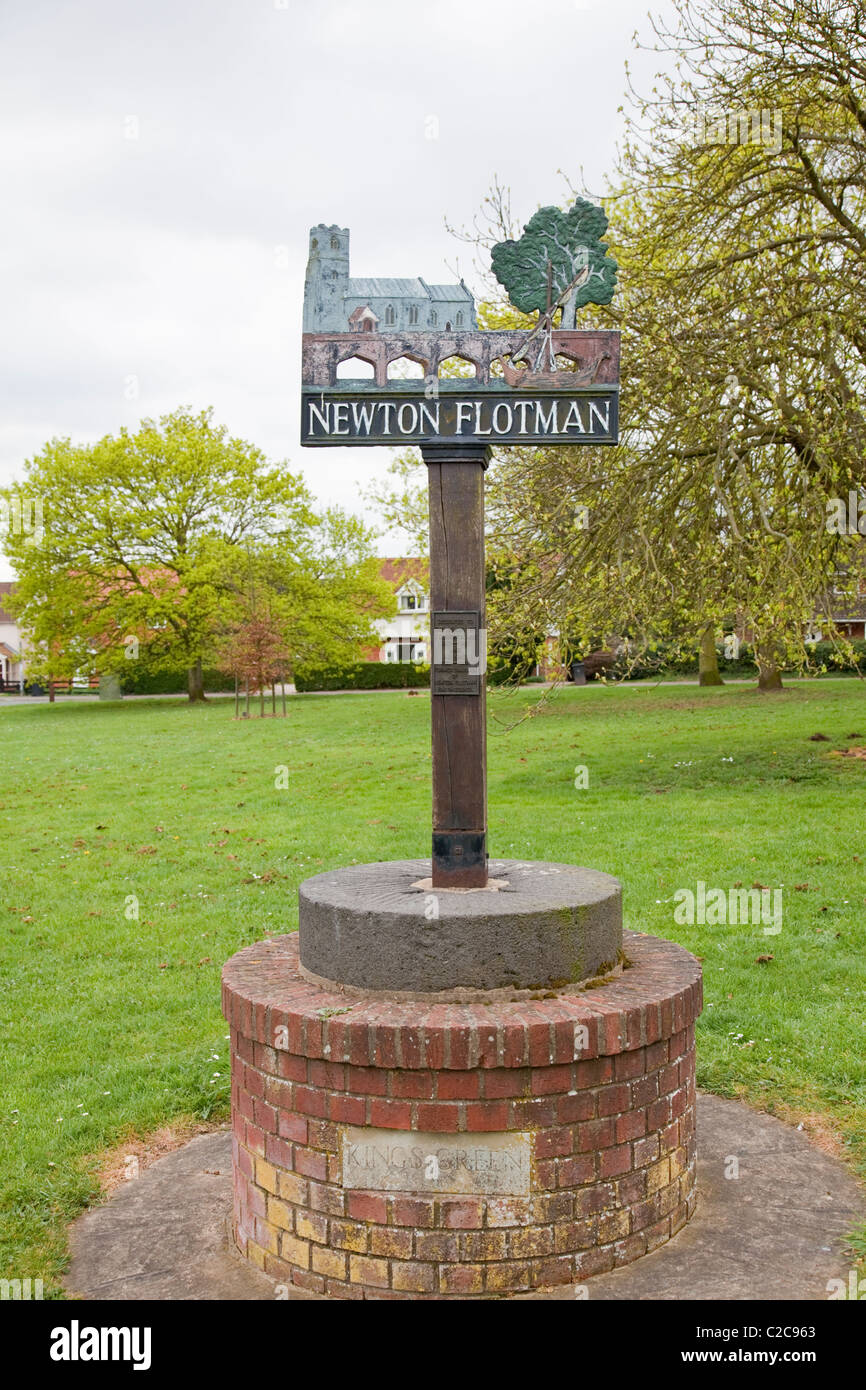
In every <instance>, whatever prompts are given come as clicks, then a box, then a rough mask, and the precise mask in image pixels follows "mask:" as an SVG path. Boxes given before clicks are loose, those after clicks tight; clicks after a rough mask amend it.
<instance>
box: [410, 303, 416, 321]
mask: <svg viewBox="0 0 866 1390" xmlns="http://www.w3.org/2000/svg"><path fill="white" fill-rule="evenodd" d="M409 322H410V323H417V322H418V307H417V305H415V304H413V305H412V307H411V308H410V310H409Z"/></svg>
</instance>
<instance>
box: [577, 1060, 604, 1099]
mask: <svg viewBox="0 0 866 1390" xmlns="http://www.w3.org/2000/svg"><path fill="white" fill-rule="evenodd" d="M574 1077H575V1086H576V1087H577V1089H578V1090H579V1091H585V1090H589V1089H590V1088H591V1087H593V1086H604V1085H606V1084H607V1082H608V1081H612V1080H613V1058H612V1057H589V1058H586V1059H585V1060H584V1061H581V1062H577V1063H576V1064H575V1068H574Z"/></svg>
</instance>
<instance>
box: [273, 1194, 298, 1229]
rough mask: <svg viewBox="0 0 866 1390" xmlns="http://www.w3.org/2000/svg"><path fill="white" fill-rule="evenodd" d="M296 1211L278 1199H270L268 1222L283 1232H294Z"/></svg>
mask: <svg viewBox="0 0 866 1390" xmlns="http://www.w3.org/2000/svg"><path fill="white" fill-rule="evenodd" d="M294 1215H295V1214H294V1211H293V1210H292V1208H291V1207H287V1206H286V1204H285V1202H281V1201H280V1200H279V1198H277V1197H269V1198H268V1220H269V1221H270V1223H271V1225H272V1226H279V1228H280V1230H281V1231H291V1230H294V1224H295V1222H294Z"/></svg>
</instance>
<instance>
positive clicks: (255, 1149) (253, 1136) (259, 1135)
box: [245, 1120, 265, 1158]
mask: <svg viewBox="0 0 866 1390" xmlns="http://www.w3.org/2000/svg"><path fill="white" fill-rule="evenodd" d="M245 1142H246V1146H247V1148H248V1149H249V1150H250V1151H251V1152H252V1153H254V1154H258V1155H259V1156H260V1157H261V1158H264V1156H265V1136H264V1133H263V1131H262V1130H260V1129H258V1128H257V1127H256V1125H251V1124H250V1122H249V1120H248V1121H247V1127H246V1131H245Z"/></svg>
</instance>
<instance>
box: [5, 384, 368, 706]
mask: <svg viewBox="0 0 866 1390" xmlns="http://www.w3.org/2000/svg"><path fill="white" fill-rule="evenodd" d="M7 493H8V494H10V495H11V494H15V495H17V494H19V493H23V494H26V495H28V496H31V497H34V496H35V497H37V498H40V499H41V501H42V506H43V516H44V528H43V534H42V536H41V537H40V538H38V539H37V538H36V537H27V536H22V535H21V534H17V533H14V532H12V531H10V532H9V533H8V534H7V536H6V541H5V548H6V553H7V555H8V556H9V558H10V559H11V561H12V563H13V565H14V567H15V569H16V571H17V573H18V593H17V596H16V611H17V616H18V619H19V621H20V622H21V624H22V626H23V627H24V628H25V630H26V631H27V632H28V633H33V634H35V635H36V639H37V643H38V644H39V645H40V646H41V647H42V648H44V651H45V660H46V661H49V660H50V661H51V662H54V663H55V664H56V663H57V662H58V661H60V660H63V661H66V662H67V664H68V663H70V662H71V661H73V660H75V661H77V660H79V659H80V658H79V655H78V653H79V651H80V649H82V648H83V647H86V648H87V649H88V650H95V651H96V653H97V657H96V661H97V664H98V665H99V667H100V669H101V670H103V671H109V670H114V671H122V670H123V669H128V667H127V661H128V659H129V658H130V657H134V658H135V659H136V660H138V661H140V662H143V663H144V664H145V665H146V666H148V667H151V668H153V669H160V668H162V669H164V668H169V667H171V668H175V669H176V668H177V667H178V666H183V667H184V668H185V669H186V670H187V672H188V689H189V698H190V700H192V701H196V700H201V699H203V698H204V689H203V677H202V668H203V665H204V663H205V662H207V661H209V660H212V659H213V658H214V656H215V654H216V651H217V645H218V643H219V641H220V640H221V638H222V637H223V636H224V634H225V632H226V631H227V630H228V628H229V627H230V625H231V623H232V621H233V617H234V616H236V610H237V598H238V593H239V592H240V591H241V590H242V585H240V586H239V583H238V578H237V576H238V573H239V572H240V571H241V570H242V568H243V566H244V565H245V564H246V562H247V556H248V555H249V554H261V555H262V556H263V557H266V556H270V557H271V563H272V564H273V565H274V566H275V567H276V568H277V569H279V571H280V573H281V574H282V576H283V579H284V580H285V576H286V574H287V573H288V571H289V570H291V572H292V574H293V576H294V580H295V582H294V584H293V586H292V587H291V589H290V592H291V595H292V602H294V603H295V605H296V607H297V606H298V605H300V604H301V603H302V602H303V603H306V609H305V616H304V617H303V619H301V618H298V624H299V625H300V626H301V627H303V626H304V625H306V627H307V630H309V628H310V626H311V625H314V624H316V622H317V621H318V620H321V623H322V627H323V629H325V630H328V629H329V625H330V630H331V631H332V633H333V632H334V631H335V629H336V628H337V627H338V626H339V624H340V622H341V621H344V620H345V621H348V622H349V624H350V626H352V625H354V627H353V630H355V629H357V628H358V627H359V619H358V614H357V612H354V611H353V610H352V599H353V598H355V599H357V598H358V597H359V588H358V584H357V574H358V572H359V566H360V568H361V569H362V568H363V563H364V560H365V558H366V556H369V554H370V545H369V537H367V536H366V535H363V534H359V533H358V531H357V530H353V529H352V523H351V521H350V520H343V521H341V520H340V518H339V517H337V516H334V515H332V516H331V517H330V518H329V519H326V520H325V521H324V522H322V520H321V519H320V518H317V517H316V515H315V514H314V512H313V510H312V502H311V498H310V495H309V493H308V491H307V488H306V486H305V485H304V483H303V480H302V479H301V478H300V477H299V476H297V475H295V474H292V473H290V472H289V471H288V469H287V468H286V467H285V466H273V465H271V464H269V463H268V461H267V459H266V458H265V456H264V454H263V453H262V452H261V450H259V449H257V448H256V447H255V446H254V445H252V444H249V443H247V442H246V441H244V440H241V439H238V438H235V437H233V436H231V435H230V434H229V433H228V431H227V430H226V429H225V427H224V426H218V425H216V424H214V422H213V419H212V412H211V411H209V410H208V411H203V412H200V413H198V414H193V413H191V412H190V411H188V410H178V411H175V412H174V413H173V414H170V415H167V416H165V417H164V418H162V419H161V420H159V421H158V422H154V421H152V420H144V421H143V422H142V424H141V426H140V427H139V429H138V430H137V431H135V432H134V433H131V432H128V431H127V430H122V431H121V432H120V433H119V434H118V435H117V436H112V435H107V436H105V437H104V438H103V439H101V440H99V441H98V442H97V443H96V444H92V445H81V446H76V445H73V444H72V443H71V441H70V440H68V439H67V440H53V441H51V443H49V444H47V445H46V446H45V448H44V449H43V450H42V451H41V453H40V454H38V455H37V456H36V457H35V458H33V459H31V460H29V461H28V462H27V464H26V466H25V477H24V479H23V481H22V482H21V483H19V484H16V485H15V486H14V487H13V488H12V489H9V490H7ZM327 538H330V544H326V543H325V540H326V539H327ZM365 547H366V549H365ZM361 552H363V554H362V553H361ZM349 556H351V557H352V564H351V565H350V566H349V570H350V571H351V574H347V572H346V558H347V557H349ZM323 571H325V572H326V573H327V583H324V582H323ZM286 592H287V593H288V592H289V589H287V591H286ZM288 601H289V600H288V599H286V602H288ZM360 601H361V602H362V603H363V602H367V603H370V604H371V605H372V606H373V608H375V603H376V601H379V602H381V594H377V593H376V592H371V590H370V588H369V585H361V586H360ZM360 626H363V627H364V628H366V627H367V626H368V619H367V618H366V617H364V620H363V623H361V624H360Z"/></svg>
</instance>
